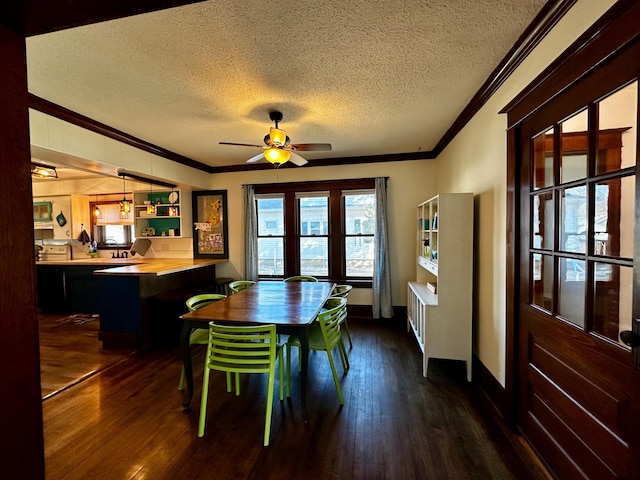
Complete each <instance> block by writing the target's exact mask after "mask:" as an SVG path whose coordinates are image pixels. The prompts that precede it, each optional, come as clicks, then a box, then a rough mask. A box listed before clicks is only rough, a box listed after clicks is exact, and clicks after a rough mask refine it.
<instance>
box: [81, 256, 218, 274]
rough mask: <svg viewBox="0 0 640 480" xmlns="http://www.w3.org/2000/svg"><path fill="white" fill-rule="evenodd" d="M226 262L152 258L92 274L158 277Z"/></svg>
mask: <svg viewBox="0 0 640 480" xmlns="http://www.w3.org/2000/svg"><path fill="white" fill-rule="evenodd" d="M227 261H228V260H208V259H201V258H153V259H149V260H145V261H144V262H141V263H136V264H134V265H126V266H122V267H114V268H106V269H104V270H96V271H95V272H93V273H94V275H123V276H136V275H137V276H143V275H154V276H158V277H159V276H161V275H170V274H172V273H179V272H184V271H187V270H193V269H195V268H202V267H207V266H209V265H216V264H218V263H225V262H227Z"/></svg>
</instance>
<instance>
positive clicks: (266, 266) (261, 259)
mask: <svg viewBox="0 0 640 480" xmlns="http://www.w3.org/2000/svg"><path fill="white" fill-rule="evenodd" d="M258 275H265V276H271V275H284V239H283V238H282V237H273V238H269V237H265V238H258Z"/></svg>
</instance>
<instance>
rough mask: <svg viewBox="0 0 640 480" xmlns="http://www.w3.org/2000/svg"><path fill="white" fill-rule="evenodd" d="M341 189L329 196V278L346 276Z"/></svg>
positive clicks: (332, 191) (333, 191)
mask: <svg viewBox="0 0 640 480" xmlns="http://www.w3.org/2000/svg"><path fill="white" fill-rule="evenodd" d="M342 203H343V202H342V195H341V191H340V190H331V194H330V196H329V258H330V261H329V278H344V271H345V269H344V238H343V234H344V228H343V217H344V209H343V205H342Z"/></svg>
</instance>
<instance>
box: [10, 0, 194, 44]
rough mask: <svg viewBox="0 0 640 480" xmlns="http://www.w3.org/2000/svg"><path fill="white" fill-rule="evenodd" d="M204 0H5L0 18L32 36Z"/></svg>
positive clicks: (19, 31)
mask: <svg viewBox="0 0 640 480" xmlns="http://www.w3.org/2000/svg"><path fill="white" fill-rule="evenodd" d="M201 1H203V0H127V1H122V0H116V1H77V0H75V1H70V0H30V1H28V2H25V1H24V0H3V2H2V5H1V6H0V19H1V20H0V21H1V22H2V24H4V25H5V26H7V27H8V28H10V29H11V30H13V31H14V32H17V33H20V34H22V35H23V36H26V37H31V36H33V35H41V34H43V33H50V32H56V31H58V30H64V29H66V28H73V27H80V26H82V25H89V24H91V23H98V22H105V21H107V20H114V19H117V18H124V17H130V16H132V15H138V14H141V13H148V12H154V11H157V10H164V9H166V8H173V7H179V6H182V5H189V4H191V3H198V2H201Z"/></svg>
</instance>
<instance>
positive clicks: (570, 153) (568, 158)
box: [560, 109, 589, 183]
mask: <svg viewBox="0 0 640 480" xmlns="http://www.w3.org/2000/svg"><path fill="white" fill-rule="evenodd" d="M588 118H589V116H588V114H587V110H586V109H585V110H583V111H582V112H580V113H578V114H576V115H574V116H573V117H571V118H569V119H567V120H565V121H564V122H562V154H561V158H560V183H567V182H571V181H573V180H579V179H581V178H585V177H586V176H587V145H588V142H587V129H588V128H589V125H588Z"/></svg>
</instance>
